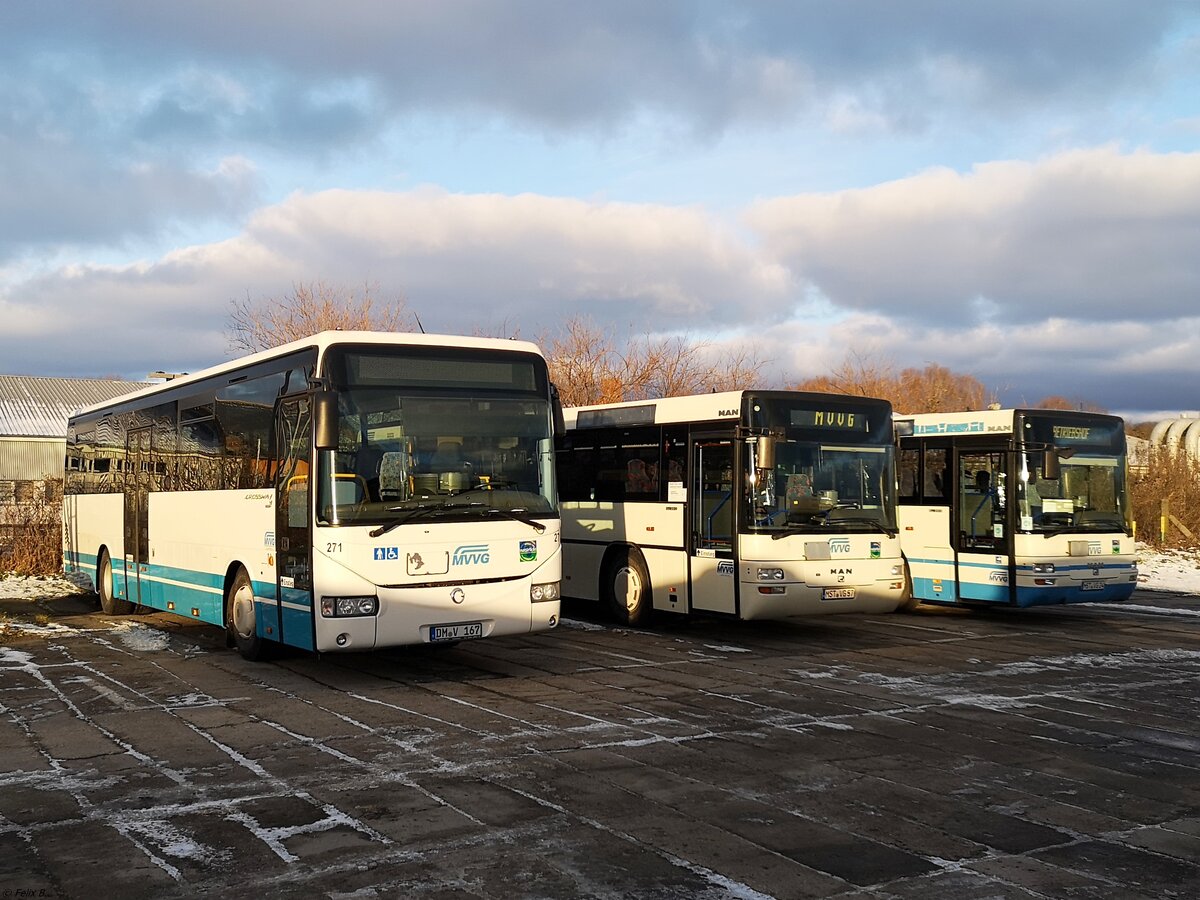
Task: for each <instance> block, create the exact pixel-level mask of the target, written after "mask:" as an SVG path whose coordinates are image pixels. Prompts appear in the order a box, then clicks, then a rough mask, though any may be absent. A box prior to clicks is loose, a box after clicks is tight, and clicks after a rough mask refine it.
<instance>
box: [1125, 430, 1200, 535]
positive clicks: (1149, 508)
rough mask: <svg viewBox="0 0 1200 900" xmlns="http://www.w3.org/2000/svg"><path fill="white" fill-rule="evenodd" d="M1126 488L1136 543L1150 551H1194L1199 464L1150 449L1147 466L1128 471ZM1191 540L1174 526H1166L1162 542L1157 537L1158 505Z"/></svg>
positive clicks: (1199, 522)
mask: <svg viewBox="0 0 1200 900" xmlns="http://www.w3.org/2000/svg"><path fill="white" fill-rule="evenodd" d="M1129 488H1130V495H1131V499H1132V503H1133V518H1134V520H1135V521H1136V522H1137V534H1138V539H1139V540H1142V541H1145V542H1146V543H1147V544H1150V545H1152V546H1154V547H1160V548H1165V547H1172V548H1178V549H1188V548H1194V547H1196V546H1197V544H1198V543H1200V462H1198V461H1197V460H1195V459H1193V458H1192V457H1191V456H1189V455H1188V454H1186V453H1183V452H1175V453H1172V452H1169V451H1168V450H1167V449H1166V448H1164V447H1152V448H1151V449H1150V452H1149V456H1148V458H1147V465H1146V466H1145V467H1139V468H1137V469H1135V470H1131V471H1130V474H1129ZM1163 500H1166V501H1167V502H1168V504H1169V506H1170V512H1171V515H1173V516H1174V517H1175V518H1176V519H1178V520H1179V521H1180V522H1181V523H1182V524H1183V526H1184V527H1185V528H1187V529H1188V530H1189V531H1191V533H1192V534H1193V535H1194V537H1192V538H1189V537H1188V536H1187V535H1185V534H1184V533H1183V532H1182V531H1181V530H1180V529H1179V528H1178V527H1176V526H1175V525H1174V524H1169V525H1168V526H1167V535H1166V540H1165V541H1164V540H1163V539H1162V537H1161V534H1160V530H1161V529H1160V524H1159V523H1160V520H1161V517H1162V501H1163Z"/></svg>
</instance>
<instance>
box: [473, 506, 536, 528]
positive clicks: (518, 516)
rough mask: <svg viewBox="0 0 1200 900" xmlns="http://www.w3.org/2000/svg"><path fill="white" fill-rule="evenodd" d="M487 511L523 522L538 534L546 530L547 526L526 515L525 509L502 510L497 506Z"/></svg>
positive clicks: (490, 507)
mask: <svg viewBox="0 0 1200 900" xmlns="http://www.w3.org/2000/svg"><path fill="white" fill-rule="evenodd" d="M473 505H474V504H472V506H473ZM487 511H488V512H489V513H495V514H496V515H498V516H504V517H505V518H507V519H512V520H513V521H515V522H522V523H524V524H525V525H528V526H529V527H530V528H532V529H533V530H534V531H536V532H537V533H538V534H541V533H542V532H543V531H545V530H546V526H545V525H543V524H542V523H541V522H539V521H537V520H536V519H534V518H533V516H531V515H529V514H528V513H526V512H525V510H523V509H500V508H498V507H495V506H489V507H487Z"/></svg>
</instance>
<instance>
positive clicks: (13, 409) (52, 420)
mask: <svg viewBox="0 0 1200 900" xmlns="http://www.w3.org/2000/svg"><path fill="white" fill-rule="evenodd" d="M145 386H146V385H145V384H143V383H142V382H138V381H111V380H106V379H102V378H42V377H38V376H33V375H0V504H3V503H4V502H5V501H6V499H7V502H9V503H11V502H13V501H12V499H11V498H8V497H6V495H7V494H11V493H13V491H14V490H15V485H14V482H22V481H41V480H43V479H45V478H47V477H49V478H60V477H62V471H63V456H64V455H65V453H66V447H67V419H68V418H69V417H70V415H71V413H73V412H75V410H77V409H79V408H80V407H83V406H89V405H91V404H93V403H101V402H103V401H105V400H111V399H112V398H114V397H119V396H121V395H122V394H128V393H129V392H130V391H136V390H140V389H141V388H143V387H145Z"/></svg>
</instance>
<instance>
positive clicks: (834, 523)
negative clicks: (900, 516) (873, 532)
mask: <svg viewBox="0 0 1200 900" xmlns="http://www.w3.org/2000/svg"><path fill="white" fill-rule="evenodd" d="M851 523H853V524H855V525H862V524H864V523H865V524H868V525H874V526H875V528H877V529H878V530H880V531H882V532H883V533H884V534H886V535H887V536H888V537H895V536H896V534H897V533H898V532H897V530H896V529H894V528H888V527H887V526H885V525H884V524H883V523H882V522H880V521H879V519H878V517H876V516H872V515H869V514H866V513H864V514H862V515H858V516H838V517H837V518H836V519H826V520H825V527H826V528H837V527H838V526H840V525H842V524H851Z"/></svg>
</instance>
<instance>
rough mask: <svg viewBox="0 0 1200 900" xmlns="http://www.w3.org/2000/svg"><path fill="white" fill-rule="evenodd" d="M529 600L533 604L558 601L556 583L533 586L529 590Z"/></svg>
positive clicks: (550, 582)
mask: <svg viewBox="0 0 1200 900" xmlns="http://www.w3.org/2000/svg"><path fill="white" fill-rule="evenodd" d="M529 599H530V600H532V601H533V602H534V603H542V602H545V601H546V600H557V599H558V582H557V581H549V582H547V583H546V584H535V585H532V586H531V587H530V588H529Z"/></svg>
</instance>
